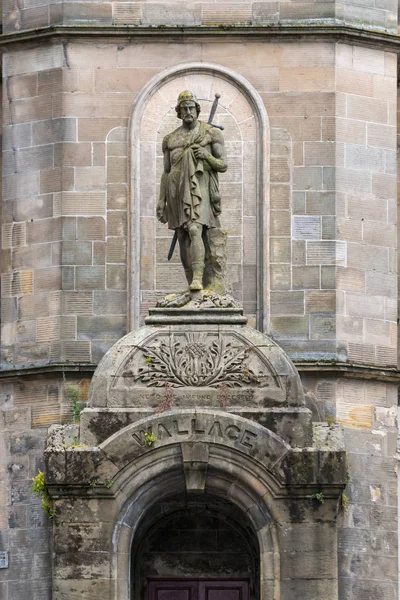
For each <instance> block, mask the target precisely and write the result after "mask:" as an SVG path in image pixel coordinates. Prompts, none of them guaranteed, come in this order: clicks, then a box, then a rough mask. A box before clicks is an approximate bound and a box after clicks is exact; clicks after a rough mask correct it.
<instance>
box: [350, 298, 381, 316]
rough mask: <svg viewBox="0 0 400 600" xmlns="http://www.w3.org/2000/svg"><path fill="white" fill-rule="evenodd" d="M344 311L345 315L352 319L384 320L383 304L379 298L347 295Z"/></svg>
mask: <svg viewBox="0 0 400 600" xmlns="http://www.w3.org/2000/svg"><path fill="white" fill-rule="evenodd" d="M346 309H347V314H348V315H349V316H353V317H367V318H370V319H383V318H384V304H383V302H382V297H381V296H363V295H360V294H351V293H348V294H347V295H346Z"/></svg>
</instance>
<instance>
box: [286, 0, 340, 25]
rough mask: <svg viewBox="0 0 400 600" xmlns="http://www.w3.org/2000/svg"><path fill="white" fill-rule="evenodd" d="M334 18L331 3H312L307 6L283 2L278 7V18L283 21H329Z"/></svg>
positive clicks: (333, 9)
mask: <svg viewBox="0 0 400 600" xmlns="http://www.w3.org/2000/svg"><path fill="white" fill-rule="evenodd" d="M334 17H335V8H334V7H333V6H331V3H329V4H326V3H317V2H313V3H312V6H311V7H310V6H309V5H308V4H303V3H297V2H296V3H292V2H287V3H286V2H285V3H282V4H281V7H280V18H281V19H284V20H301V21H304V20H306V19H307V20H309V19H316V20H318V19H330V18H334Z"/></svg>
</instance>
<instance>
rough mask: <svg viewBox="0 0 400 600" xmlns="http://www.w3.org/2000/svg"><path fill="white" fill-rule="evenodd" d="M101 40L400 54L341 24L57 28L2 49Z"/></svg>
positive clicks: (22, 35) (391, 41) (395, 41)
mask: <svg viewBox="0 0 400 600" xmlns="http://www.w3.org/2000/svg"><path fill="white" fill-rule="evenodd" d="M47 38H50V39H57V38H59V39H68V38H76V39H88V40H90V39H96V40H97V41H98V40H99V39H100V40H101V41H103V42H107V41H112V40H114V39H119V40H120V39H126V40H143V39H147V40H157V41H158V40H159V41H163V40H168V41H171V40H175V41H177V42H182V41H189V40H191V41H199V40H204V39H207V40H212V41H214V42H215V41H221V42H222V41H223V42H225V41H226V40H227V39H229V40H230V41H234V40H236V39H237V40H238V41H239V40H240V41H243V39H244V38H246V39H247V40H249V41H251V40H255V41H260V40H261V41H264V42H276V41H286V42H315V41H324V42H327V41H328V42H343V43H347V44H357V45H362V46H369V47H373V48H380V49H383V50H387V51H390V52H399V51H400V36H398V35H396V34H390V33H385V32H383V31H382V32H381V31H376V30H369V29H364V28H363V29H361V28H357V27H350V26H348V25H344V24H340V23H338V22H337V21H332V20H326V21H325V22H321V21H319V22H318V24H315V25H313V24H310V23H309V22H305V23H297V24H293V25H291V24H285V25H247V26H245V25H238V26H236V25H231V26H227V25H221V26H205V25H201V26H196V27H180V26H153V27H145V26H142V25H133V26H132V25H130V26H129V25H126V26H113V25H107V26H101V25H76V26H71V25H67V26H66V25H54V26H50V27H38V28H36V29H30V30H24V31H18V32H13V33H4V34H2V35H0V46H2V48H3V50H5V49H6V48H7V47H9V46H12V45H14V44H20V43H27V42H35V41H37V40H41V41H43V40H44V39H47Z"/></svg>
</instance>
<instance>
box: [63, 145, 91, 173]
mask: <svg viewBox="0 0 400 600" xmlns="http://www.w3.org/2000/svg"><path fill="white" fill-rule="evenodd" d="M54 161H55V165H56V166H63V167H68V166H71V167H86V166H91V164H92V146H91V144H89V143H88V142H79V143H75V142H63V143H61V144H55V146H54Z"/></svg>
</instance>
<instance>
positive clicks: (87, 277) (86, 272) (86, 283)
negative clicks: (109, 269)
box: [76, 266, 105, 290]
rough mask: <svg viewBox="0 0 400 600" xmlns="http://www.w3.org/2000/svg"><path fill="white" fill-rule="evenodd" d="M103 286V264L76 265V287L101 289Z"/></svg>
mask: <svg viewBox="0 0 400 600" xmlns="http://www.w3.org/2000/svg"><path fill="white" fill-rule="evenodd" d="M104 286H105V272H104V267H103V266H78V267H76V289H78V290H102V289H104Z"/></svg>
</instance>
